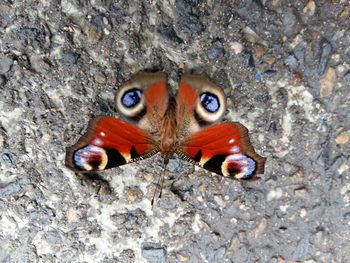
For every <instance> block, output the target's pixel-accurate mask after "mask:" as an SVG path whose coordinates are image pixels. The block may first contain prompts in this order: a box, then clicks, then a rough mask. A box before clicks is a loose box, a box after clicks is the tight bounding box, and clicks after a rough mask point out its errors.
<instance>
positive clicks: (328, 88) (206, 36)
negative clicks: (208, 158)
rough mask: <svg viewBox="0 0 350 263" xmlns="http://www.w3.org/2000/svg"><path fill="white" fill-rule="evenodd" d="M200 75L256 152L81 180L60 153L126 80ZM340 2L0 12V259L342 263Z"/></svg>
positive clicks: (346, 76)
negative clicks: (226, 160)
mask: <svg viewBox="0 0 350 263" xmlns="http://www.w3.org/2000/svg"><path fill="white" fill-rule="evenodd" d="M145 69H146V70H154V71H156V70H160V71H164V72H167V73H168V74H169V78H170V82H169V83H170V85H171V88H172V89H173V91H174V92H175V91H176V83H178V80H179V76H180V74H181V73H182V72H198V73H200V72H205V73H206V74H208V75H209V76H210V78H211V79H212V80H213V81H214V82H215V83H217V84H218V85H220V86H221V87H223V88H224V90H225V93H226V95H227V96H228V105H229V107H228V108H229V110H228V111H227V114H226V119H229V120H235V121H240V122H241V123H243V124H244V125H246V126H247V127H248V128H249V130H250V137H251V139H252V142H253V145H254V147H255V149H256V151H257V152H258V153H259V154H261V155H262V156H265V157H267V162H266V172H265V174H264V176H262V178H261V180H258V181H255V182H248V183H244V184H243V183H240V182H238V181H234V180H230V179H227V178H223V177H220V176H218V175H214V174H211V173H209V172H207V171H205V170H203V169H201V168H195V167H193V165H192V164H189V163H186V162H184V161H182V160H180V159H178V158H177V157H176V156H175V157H174V158H173V159H172V160H171V162H170V163H169V165H168V167H167V171H166V180H165V183H164V187H163V195H162V197H161V198H160V199H156V202H155V205H154V207H153V208H152V206H151V199H152V196H153V192H154V190H155V188H156V186H155V183H156V182H157V180H158V176H160V175H161V174H162V158H161V156H159V155H156V156H154V157H152V158H150V159H146V160H143V161H141V162H138V163H133V164H129V165H125V166H121V167H118V168H115V169H111V170H109V171H106V172H103V173H99V174H94V175H91V176H89V177H87V176H81V175H77V174H74V173H73V172H71V171H70V170H68V169H67V168H66V167H65V166H64V157H65V148H66V147H67V146H69V145H71V144H73V143H75V142H76V140H77V139H78V138H79V137H80V136H81V134H83V133H84V130H85V128H86V126H87V123H88V121H89V120H90V119H91V118H92V117H93V116H96V115H116V112H115V108H114V105H113V99H114V93H115V91H116V89H117V88H118V85H119V84H121V83H122V82H124V81H125V80H127V79H128V78H129V77H131V76H132V75H133V74H134V73H136V72H138V71H140V70H145ZM349 106H350V3H349V1H347V0H334V1H326V0H319V1H315V0H308V1H307V0H300V1H291V0H271V1H266V0H245V1H220V0H215V1H197V0H190V1H187V0H173V1H169V0H165V1H160V0H154V1H133V0H129V1H127V0H124V1H123V0H122V1H76V0H61V1H44V0H37V1H33V0H29V1H11V0H5V1H1V2H0V262H6V263H10V262H21V263H23V262H45V263H46V262H86V263H90V262H91V263H92V262H103V263H112V262H276V263H277V262H278V263H282V262H296V261H298V262H308V263H312V262H350V245H349V244H350V242H349V237H350V173H349V166H350V142H349V133H350V107H349Z"/></svg>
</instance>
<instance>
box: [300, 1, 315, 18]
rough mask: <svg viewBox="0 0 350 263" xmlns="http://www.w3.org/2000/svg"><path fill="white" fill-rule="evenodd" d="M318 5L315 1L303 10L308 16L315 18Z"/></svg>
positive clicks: (310, 2)
mask: <svg viewBox="0 0 350 263" xmlns="http://www.w3.org/2000/svg"><path fill="white" fill-rule="evenodd" d="M315 10H316V4H315V1H313V0H310V1H309V2H308V3H307V4H306V6H305V7H304V9H303V12H304V13H305V14H307V15H308V16H313V15H314V14H315Z"/></svg>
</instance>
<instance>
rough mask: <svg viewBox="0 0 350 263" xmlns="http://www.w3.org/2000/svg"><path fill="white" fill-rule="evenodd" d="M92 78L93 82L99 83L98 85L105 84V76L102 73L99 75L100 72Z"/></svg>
mask: <svg viewBox="0 0 350 263" xmlns="http://www.w3.org/2000/svg"><path fill="white" fill-rule="evenodd" d="M94 78H95V81H96V82H97V83H99V84H105V83H106V76H105V75H104V74H103V73H101V72H98V73H96V74H95V76H94Z"/></svg>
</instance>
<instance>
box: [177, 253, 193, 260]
mask: <svg viewBox="0 0 350 263" xmlns="http://www.w3.org/2000/svg"><path fill="white" fill-rule="evenodd" d="M176 257H177V259H178V260H179V261H180V262H187V261H188V260H189V259H190V258H189V257H187V256H184V255H181V254H177V255H176Z"/></svg>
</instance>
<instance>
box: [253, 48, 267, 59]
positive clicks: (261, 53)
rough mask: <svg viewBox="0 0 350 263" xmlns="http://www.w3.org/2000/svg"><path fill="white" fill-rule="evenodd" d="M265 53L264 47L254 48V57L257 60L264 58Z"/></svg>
mask: <svg viewBox="0 0 350 263" xmlns="http://www.w3.org/2000/svg"><path fill="white" fill-rule="evenodd" d="M265 52H266V49H265V48H264V47H262V46H258V47H256V48H255V57H256V58H257V59H261V58H262V57H263V56H264V54H265Z"/></svg>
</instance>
